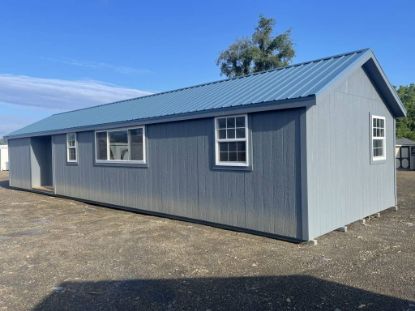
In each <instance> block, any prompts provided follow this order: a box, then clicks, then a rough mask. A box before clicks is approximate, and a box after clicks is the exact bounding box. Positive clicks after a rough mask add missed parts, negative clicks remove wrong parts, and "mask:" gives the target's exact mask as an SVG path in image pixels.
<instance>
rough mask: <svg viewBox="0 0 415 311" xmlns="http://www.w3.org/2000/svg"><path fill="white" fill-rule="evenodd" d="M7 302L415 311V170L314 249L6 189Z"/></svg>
mask: <svg viewBox="0 0 415 311" xmlns="http://www.w3.org/2000/svg"><path fill="white" fill-rule="evenodd" d="M7 178H8V176H7V174H5V173H1V175H0V310H28V309H35V310H129V309H134V310H137V309H141V310H177V309H180V310H209V309H210V310H229V309H233V310H252V309H264V310H275V309H292V310H303V309H323V310H335V309H336V308H337V309H339V310H350V309H359V310H415V268H414V267H415V243H414V240H415V225H414V224H415V208H414V203H415V172H399V173H398V196H399V206H400V208H399V210H398V211H397V212H396V211H392V210H388V211H385V212H383V213H382V214H381V217H380V218H372V219H370V220H369V221H367V223H366V225H363V224H360V223H355V224H353V225H351V226H350V227H349V231H348V232H347V233H342V232H332V233H329V234H327V235H325V236H323V237H321V238H320V239H319V244H318V245H317V246H308V245H297V244H292V243H288V242H282V241H278V240H273V239H269V238H263V237H258V236H254V235H249V234H245V233H237V232H231V231H226V230H221V229H216V228H211V227H208V226H203V225H197V224H191V223H186V222H181V221H174V220H168V219H163V218H158V217H152V216H144V215H139V214H134V213H130V212H123V211H117V210H112V209H108V208H100V207H96V206H91V205H87V204H84V203H80V202H76V201H73V200H65V199H58V198H53V197H48V196H44V195H40V194H34V193H30V192H24V191H17V190H12V189H10V188H8V182H7Z"/></svg>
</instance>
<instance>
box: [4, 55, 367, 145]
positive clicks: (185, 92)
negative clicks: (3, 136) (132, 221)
mask: <svg viewBox="0 0 415 311" xmlns="http://www.w3.org/2000/svg"><path fill="white" fill-rule="evenodd" d="M368 51H369V52H370V50H368V49H365V50H359V51H355V52H350V53H345V54H341V55H336V56H332V57H327V58H322V59H318V60H314V61H310V62H305V63H301V64H296V65H292V66H288V67H284V68H279V69H275V70H269V71H264V72H260V73H256V74H251V75H248V76H244V77H239V78H233V79H227V80H221V81H216V82H211V83H206V84H201V85H196V86H192V87H187V88H182V89H178V90H174V91H169V92H163V93H158V94H153V95H148V96H143V97H138V98H133V99H129V100H124V101H120V102H115V103H111V104H104V105H99V106H94V107H90V108H84V109H79V110H74V111H70V112H65V113H59V114H55V115H52V116H50V117H48V118H45V119H43V120H41V121H39V122H36V123H34V124H31V125H29V126H26V127H24V128H22V129H20V130H17V131H15V132H13V133H11V134H10V135H9V138H11V137H13V136H16V137H21V136H32V135H35V134H42V133H43V134H45V133H53V132H57V131H62V130H71V129H82V128H83V127H84V128H85V127H93V126H98V125H102V124H111V123H119V122H126V121H132V120H137V121H139V120H148V119H157V120H161V119H163V118H165V117H171V116H180V115H183V114H198V113H201V112H209V111H215V110H218V109H227V108H232V107H239V108H241V107H242V108H244V107H245V106H249V105H256V104H266V103H274V104H275V103H278V101H282V100H289V99H299V98H305V97H309V96H312V95H315V94H316V93H317V92H318V91H319V90H321V89H322V88H324V87H325V86H326V85H327V84H328V83H329V82H330V81H332V80H333V79H334V78H335V77H336V76H338V75H339V74H340V73H341V72H343V71H344V70H345V69H346V68H348V67H349V66H350V65H351V64H353V63H354V62H356V61H357V60H358V59H359V58H360V57H361V56H362V55H364V54H365V53H366V52H368ZM370 53H371V52H370Z"/></svg>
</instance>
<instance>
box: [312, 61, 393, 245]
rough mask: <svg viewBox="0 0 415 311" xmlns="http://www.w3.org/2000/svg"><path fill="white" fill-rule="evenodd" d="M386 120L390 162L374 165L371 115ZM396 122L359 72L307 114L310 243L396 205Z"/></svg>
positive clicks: (343, 82)
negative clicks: (318, 237) (325, 234)
mask: <svg viewBox="0 0 415 311" xmlns="http://www.w3.org/2000/svg"><path fill="white" fill-rule="evenodd" d="M371 114H375V115H381V116H385V118H386V151H387V160H386V161H384V162H382V163H377V164H374V163H371V140H370V115H371ZM394 136H395V128H394V118H393V117H392V115H391V113H390V112H389V110H388V109H387V107H386V105H385V104H384V103H383V101H382V99H381V98H380V96H379V94H378V93H377V92H376V90H375V88H374V87H373V85H372V83H371V82H370V80H369V79H368V77H367V76H366V74H365V72H364V71H363V70H362V69H361V68H358V69H357V70H356V71H355V72H353V73H352V74H351V75H350V76H349V77H348V78H347V79H345V80H343V81H340V82H339V83H338V84H337V85H336V86H335V87H333V88H330V89H329V90H328V91H327V92H326V93H325V94H323V95H322V96H320V97H317V104H316V105H315V106H313V107H311V108H310V109H309V110H308V111H307V175H308V176H307V181H308V189H307V190H308V217H309V234H310V236H309V238H310V239H311V238H314V237H317V236H319V235H322V234H324V233H327V232H329V231H331V230H333V229H336V228H338V227H340V226H343V225H346V224H348V223H351V222H353V221H356V220H358V219H360V218H363V217H365V216H368V215H370V214H373V213H376V212H379V211H381V210H384V209H386V208H389V207H391V206H394V205H395V173H394V172H395V159H394V145H393V141H394Z"/></svg>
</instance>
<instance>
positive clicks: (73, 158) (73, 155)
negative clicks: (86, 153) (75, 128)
mask: <svg viewBox="0 0 415 311" xmlns="http://www.w3.org/2000/svg"><path fill="white" fill-rule="evenodd" d="M66 160H67V161H68V162H72V163H76V162H78V141H77V140H76V133H67V134H66Z"/></svg>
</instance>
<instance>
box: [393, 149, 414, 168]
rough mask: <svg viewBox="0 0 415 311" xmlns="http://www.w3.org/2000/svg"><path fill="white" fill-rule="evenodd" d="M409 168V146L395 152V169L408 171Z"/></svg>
mask: <svg viewBox="0 0 415 311" xmlns="http://www.w3.org/2000/svg"><path fill="white" fill-rule="evenodd" d="M410 167H411V156H410V153H409V146H401V147H400V148H399V150H397V152H396V168H397V169H402V170H409V168H410Z"/></svg>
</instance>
